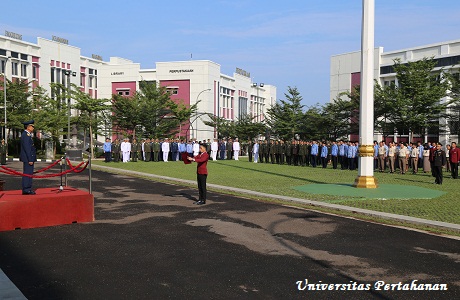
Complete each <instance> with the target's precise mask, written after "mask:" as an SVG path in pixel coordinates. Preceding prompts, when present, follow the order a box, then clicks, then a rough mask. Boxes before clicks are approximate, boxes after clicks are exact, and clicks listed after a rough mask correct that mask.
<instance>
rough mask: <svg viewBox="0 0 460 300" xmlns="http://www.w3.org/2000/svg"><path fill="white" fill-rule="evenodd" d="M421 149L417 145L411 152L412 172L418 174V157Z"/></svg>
mask: <svg viewBox="0 0 460 300" xmlns="http://www.w3.org/2000/svg"><path fill="white" fill-rule="evenodd" d="M419 154H420V153H419V150H418V148H417V147H412V150H411V152H410V160H411V164H412V174H417V172H418V157H419Z"/></svg>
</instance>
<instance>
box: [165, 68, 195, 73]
mask: <svg viewBox="0 0 460 300" xmlns="http://www.w3.org/2000/svg"><path fill="white" fill-rule="evenodd" d="M169 73H193V69H184V70H169Z"/></svg>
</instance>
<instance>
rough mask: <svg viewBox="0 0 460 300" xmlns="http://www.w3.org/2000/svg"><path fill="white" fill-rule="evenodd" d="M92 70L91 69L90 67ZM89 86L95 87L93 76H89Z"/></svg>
mask: <svg viewBox="0 0 460 300" xmlns="http://www.w3.org/2000/svg"><path fill="white" fill-rule="evenodd" d="M90 70H91V69H90ZM89 87H90V88H92V87H93V77H91V76H90V77H89Z"/></svg>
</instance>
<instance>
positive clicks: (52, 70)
mask: <svg viewBox="0 0 460 300" xmlns="http://www.w3.org/2000/svg"><path fill="white" fill-rule="evenodd" d="M51 82H55V81H54V68H51Z"/></svg>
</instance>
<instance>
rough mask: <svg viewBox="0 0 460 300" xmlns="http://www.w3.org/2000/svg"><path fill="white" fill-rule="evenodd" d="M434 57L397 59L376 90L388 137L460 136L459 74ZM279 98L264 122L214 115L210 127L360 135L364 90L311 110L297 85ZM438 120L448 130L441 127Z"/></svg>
mask: <svg viewBox="0 0 460 300" xmlns="http://www.w3.org/2000/svg"><path fill="white" fill-rule="evenodd" d="M436 63H437V62H436V61H435V60H434V59H433V58H425V59H422V60H420V61H414V62H409V63H404V64H403V63H401V61H399V60H395V61H394V65H393V69H394V72H395V74H396V80H394V81H391V82H390V83H389V84H386V85H383V86H382V85H380V83H379V82H378V81H375V88H374V128H375V131H376V132H378V133H381V134H382V135H383V136H384V137H386V136H389V135H393V134H395V133H397V134H399V135H408V136H409V140H412V137H413V136H414V135H420V136H422V137H423V136H425V135H426V134H429V133H434V134H439V133H441V132H442V131H444V130H450V132H451V133H452V134H458V135H460V126H459V125H460V96H459V95H460V81H459V73H458V72H457V73H452V72H451V71H450V70H445V69H441V68H437V67H436ZM284 96H285V99H280V100H279V101H277V102H276V104H275V105H274V106H273V107H271V108H269V109H268V110H267V118H266V121H265V122H263V123H252V122H251V118H250V116H244V117H243V118H241V119H240V120H237V121H235V122H232V121H227V120H224V119H221V118H220V119H219V118H216V117H215V116H212V117H211V121H208V122H207V125H209V126H212V127H215V128H217V131H218V132H219V134H220V137H231V136H238V137H242V138H244V139H246V138H248V139H254V138H256V137H257V136H260V135H262V136H265V138H267V139H268V138H279V139H283V140H291V139H294V138H298V139H303V140H313V139H314V140H337V139H341V138H344V137H346V136H348V135H349V134H359V127H358V126H359V117H360V116H359V102H360V89H359V86H355V87H354V88H353V89H352V90H351V91H347V92H343V93H341V94H339V95H338V96H337V97H336V98H335V99H334V101H332V102H330V103H327V104H324V105H320V104H316V105H313V106H311V107H305V106H304V105H302V96H301V95H300V93H299V91H298V90H297V88H296V87H288V89H287V92H286V93H285V94H284ZM440 120H441V121H443V122H445V123H446V124H447V126H440Z"/></svg>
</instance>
